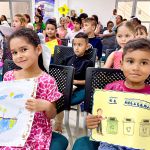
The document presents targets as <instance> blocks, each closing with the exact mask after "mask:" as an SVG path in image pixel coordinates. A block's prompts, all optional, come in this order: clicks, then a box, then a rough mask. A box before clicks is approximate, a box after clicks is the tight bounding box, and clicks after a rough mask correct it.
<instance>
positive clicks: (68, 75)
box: [49, 64, 74, 113]
mask: <svg viewBox="0 0 150 150" xmlns="http://www.w3.org/2000/svg"><path fill="white" fill-rule="evenodd" d="M49 74H50V75H51V76H52V77H54V78H55V80H56V82H57V85H58V89H59V91H60V92H61V93H62V94H63V96H62V97H61V98H60V99H59V100H58V101H57V102H56V108H57V113H59V112H61V111H63V110H70V106H71V101H70V100H71V95H72V87H73V77H74V68H73V67H71V66H61V65H54V64H53V65H50V67H49Z"/></svg>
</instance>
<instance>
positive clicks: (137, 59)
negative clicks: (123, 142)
mask: <svg viewBox="0 0 150 150" xmlns="http://www.w3.org/2000/svg"><path fill="white" fill-rule="evenodd" d="M12 20H13V21H12V24H10V23H8V21H7V17H6V16H5V15H1V17H0V24H1V26H5V27H8V28H12V29H13V32H12V34H11V35H10V36H9V37H8V36H6V35H5V34H4V33H3V31H2V30H1V31H0V55H1V56H0V59H1V62H2V63H3V62H4V60H5V59H12V60H13V61H14V63H15V64H16V65H17V66H19V67H21V68H22V69H21V70H13V71H9V72H7V73H6V74H5V75H4V78H3V80H4V81H10V80H18V79H25V78H33V77H35V78H37V79H38V88H37V96H36V98H35V100H33V99H29V100H27V102H26V106H25V107H26V109H28V110H29V111H35V116H34V121H33V124H32V128H31V132H30V135H29V137H28V139H27V141H26V143H25V145H24V147H23V148H19V147H4V146H0V149H3V150H6V149H7V150H9V149H13V150H14V149H16V150H17V149H22V150H23V149H29V150H33V149H34V150H38V149H39V150H48V149H49V147H50V143H51V140H52V139H51V137H52V126H51V122H50V119H53V118H55V125H54V130H55V131H57V132H60V133H63V130H62V124H63V112H61V113H60V114H58V115H57V114H56V105H55V103H56V101H57V100H58V99H59V98H60V97H61V96H62V93H60V92H59V91H58V87H57V84H56V81H55V79H54V78H52V77H51V76H50V75H48V71H49V65H50V64H52V63H54V60H53V58H54V48H55V46H56V45H62V40H63V39H67V40H68V46H72V47H73V50H74V54H73V55H72V56H70V57H67V58H66V59H65V60H63V62H62V65H66V66H73V67H74V68H75V74H74V80H73V84H74V85H75V86H76V87H77V89H76V90H75V91H74V92H73V94H72V99H71V101H72V103H74V102H75V100H76V99H78V101H80V103H82V102H83V101H84V98H85V76H86V69H87V68H88V67H94V66H95V64H93V62H92V61H91V60H89V59H88V58H87V51H88V50H89V49H90V48H96V49H97V55H96V60H95V62H96V63H97V64H98V65H97V67H100V64H101V59H102V57H103V55H104V54H105V53H106V50H107V49H106V47H107V48H109V44H110V45H112V43H111V41H110V43H109V39H112V38H115V39H116V41H117V42H116V41H115V42H114V43H113V49H114V51H113V52H112V53H111V54H110V55H109V56H108V58H107V60H106V62H105V64H104V65H103V66H102V67H104V68H114V69H122V71H123V73H124V75H125V78H126V79H125V81H119V82H114V83H111V84H109V85H107V86H106V87H105V89H106V90H115V91H126V92H137V93H147V94H149V93H150V86H149V85H146V84H145V80H146V79H147V77H148V76H149V75H150V41H149V39H148V31H147V29H146V27H145V26H144V25H142V24H141V21H140V20H139V19H138V18H136V17H135V16H132V17H131V18H130V20H127V19H124V18H123V17H122V16H121V15H119V14H117V10H116V9H114V11H113V16H112V17H110V20H108V22H107V27H104V26H103V25H102V23H101V22H100V21H99V19H98V16H97V15H92V16H88V14H86V13H82V14H80V15H79V16H77V15H76V13H75V12H71V15H70V16H69V15H68V16H66V17H64V16H63V17H61V18H60V20H59V22H57V21H56V19H55V18H49V19H48V20H47V21H46V22H43V15H42V12H41V10H40V9H37V10H36V13H35V16H34V22H32V21H31V18H30V15H29V14H16V15H15V16H14V17H13V19H12ZM106 39H107V40H108V42H107V44H106V43H105V42H104V41H105V40H106ZM99 122H101V117H100V116H98V115H97V116H93V115H88V116H87V118H86V124H87V127H88V128H89V129H93V128H97V126H98V123H99ZM37 129H38V131H37ZM83 138H85V139H86V137H83ZM89 142H90V141H89ZM82 144H83V145H84V143H82ZM82 144H81V145H80V146H82ZM76 149H78V150H79V149H82V148H81V147H76ZM85 149H86V150H87V148H85ZM116 149H121V150H127V149H128V150H129V149H130V150H133V149H134V148H127V147H123V146H116V145H112V144H109V143H103V142H100V146H99V148H98V150H116Z"/></svg>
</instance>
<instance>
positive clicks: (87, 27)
mask: <svg viewBox="0 0 150 150" xmlns="http://www.w3.org/2000/svg"><path fill="white" fill-rule="evenodd" d="M96 25H97V24H96V21H95V19H93V18H86V19H85V22H84V26H83V31H84V32H85V33H86V34H87V35H88V38H89V43H90V44H91V45H92V47H93V48H97V60H100V58H101V57H102V42H101V39H100V38H97V37H95V34H94V32H95V28H96Z"/></svg>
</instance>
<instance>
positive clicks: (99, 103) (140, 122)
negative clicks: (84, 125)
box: [91, 89, 150, 150]
mask: <svg viewBox="0 0 150 150" xmlns="http://www.w3.org/2000/svg"><path fill="white" fill-rule="evenodd" d="M97 110H99V112H100V114H101V118H102V121H101V124H99V128H97V129H93V130H92V135H91V139H93V140H96V141H102V142H107V143H110V144H115V145H121V146H127V147H132V148H137V149H145V150H150V95H148V94H139V93H127V92H116V91H105V90H100V89H97V90H96V91H95V94H94V105H93V115H97V113H98V112H97Z"/></svg>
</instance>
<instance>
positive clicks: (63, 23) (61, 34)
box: [57, 17, 71, 39]
mask: <svg viewBox="0 0 150 150" xmlns="http://www.w3.org/2000/svg"><path fill="white" fill-rule="evenodd" d="M68 31H69V32H70V31H71V30H69V29H68V28H67V24H66V18H65V17H61V18H60V26H59V27H58V28H57V33H58V37H59V38H60V39H65V37H66V35H67V33H68Z"/></svg>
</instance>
